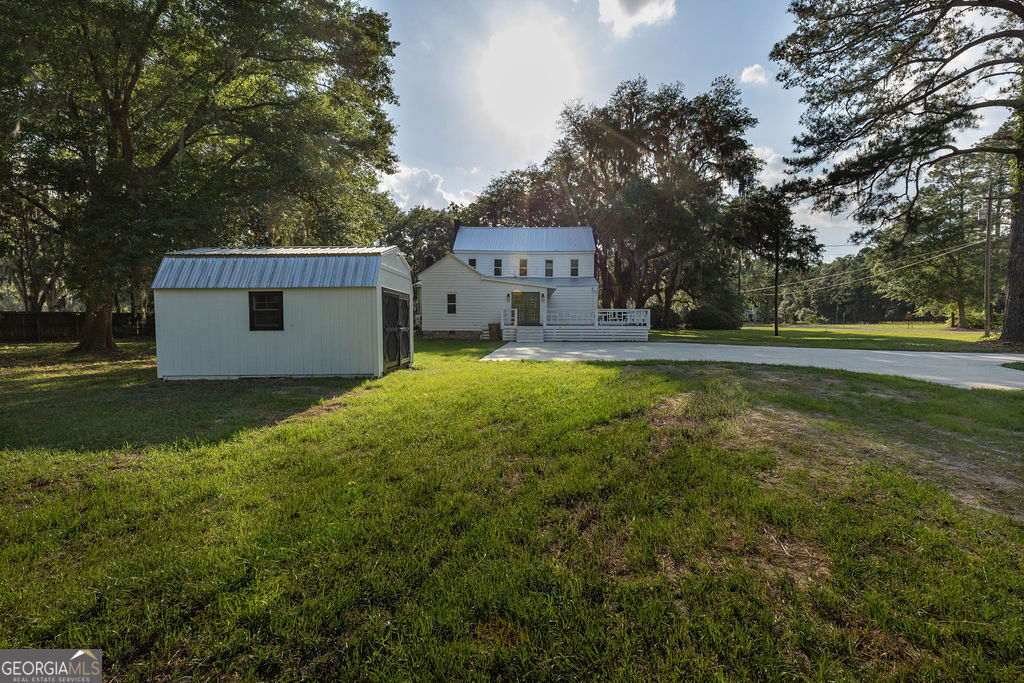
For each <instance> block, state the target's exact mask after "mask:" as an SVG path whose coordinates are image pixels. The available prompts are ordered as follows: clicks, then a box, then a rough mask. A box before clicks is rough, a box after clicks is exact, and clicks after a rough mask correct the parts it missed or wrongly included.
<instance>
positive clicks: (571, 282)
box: [502, 277, 597, 288]
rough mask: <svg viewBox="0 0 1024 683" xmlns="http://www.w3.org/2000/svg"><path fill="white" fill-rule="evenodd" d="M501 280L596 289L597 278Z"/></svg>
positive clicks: (517, 278)
mask: <svg viewBox="0 0 1024 683" xmlns="http://www.w3.org/2000/svg"><path fill="white" fill-rule="evenodd" d="M502 279H504V280H514V281H516V282H522V283H524V284H531V285H537V286H538V287H553V288H554V287H597V278H594V277H506V278H502Z"/></svg>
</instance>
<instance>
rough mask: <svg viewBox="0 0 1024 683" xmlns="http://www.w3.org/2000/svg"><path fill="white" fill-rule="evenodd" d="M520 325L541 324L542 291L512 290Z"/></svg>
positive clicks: (513, 305) (513, 304)
mask: <svg viewBox="0 0 1024 683" xmlns="http://www.w3.org/2000/svg"><path fill="white" fill-rule="evenodd" d="M512 308H514V309H516V311H517V313H516V316H517V317H518V319H519V324H520V325H540V292H512Z"/></svg>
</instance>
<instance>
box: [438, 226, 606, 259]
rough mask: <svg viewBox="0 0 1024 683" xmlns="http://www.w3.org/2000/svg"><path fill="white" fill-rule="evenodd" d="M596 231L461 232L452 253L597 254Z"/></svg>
mask: <svg viewBox="0 0 1024 683" xmlns="http://www.w3.org/2000/svg"><path fill="white" fill-rule="evenodd" d="M595 248H596V247H595V246H594V231H593V230H592V229H591V228H590V227H589V226H582V227H574V228H476V227H462V228H459V232H458V234H457V235H456V236H455V245H454V246H453V247H452V251H501V252H513V253H519V252H527V251H556V252H557V251H594V250H595Z"/></svg>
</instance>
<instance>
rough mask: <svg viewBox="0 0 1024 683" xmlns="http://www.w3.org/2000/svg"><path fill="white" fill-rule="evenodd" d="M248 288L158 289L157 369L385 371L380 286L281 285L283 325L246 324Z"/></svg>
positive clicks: (194, 374) (185, 373) (176, 374)
mask: <svg viewBox="0 0 1024 683" xmlns="http://www.w3.org/2000/svg"><path fill="white" fill-rule="evenodd" d="M249 291H250V290H247V289H157V290H154V292H153V297H154V306H155V308H156V312H157V313H156V343H157V376H158V377H161V378H171V379H173V378H178V379H184V378H231V377H261V376H270V377H275V376H283V375H300V376H301V375H355V376H376V375H379V374H381V368H382V364H383V360H382V351H381V346H382V339H381V337H382V333H381V322H380V315H381V313H380V308H381V306H380V303H381V302H380V293H379V288H375V287H350V288H331V289H318V288H308V289H284V290H282V291H283V293H284V302H283V305H284V328H285V329H284V330H282V331H260V332H252V331H250V330H249Z"/></svg>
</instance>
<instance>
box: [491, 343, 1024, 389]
mask: <svg viewBox="0 0 1024 683" xmlns="http://www.w3.org/2000/svg"><path fill="white" fill-rule="evenodd" d="M483 360H491V361H495V360H561V361H567V360H577V361H580V360H582V361H587V360H611V361H634V360H683V361H686V360H698V361H719V362H728V363H759V364H763V365H803V366H807V367H813V368H827V369H829V370H850V371H853V372H871V373H875V374H879V375H899V376H900V377H909V378H911V379H920V380H924V381H926V382H937V383H939V384H948V385H950V386H954V387H965V388H974V389H1024V371H1021V370H1014V369H1013V368H1004V367H1002V364H1003V363H1011V362H1019V361H1021V360H1024V356H1021V355H1020V354H1013V353H940V352H932V351H861V350H855V349H805V348H795V347H790V346H738V345H731V344H692V343H685V342H545V343H542V344H527V343H523V344H518V343H515V342H511V343H508V344H505V345H504V346H502V347H501V348H500V349H498V350H497V351H494V352H493V353H491V354H490V355H487V356H485V357H484V358H483Z"/></svg>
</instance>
